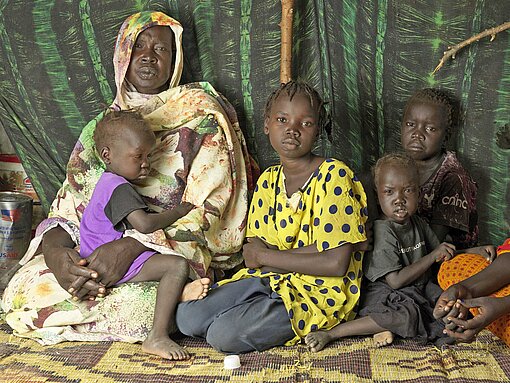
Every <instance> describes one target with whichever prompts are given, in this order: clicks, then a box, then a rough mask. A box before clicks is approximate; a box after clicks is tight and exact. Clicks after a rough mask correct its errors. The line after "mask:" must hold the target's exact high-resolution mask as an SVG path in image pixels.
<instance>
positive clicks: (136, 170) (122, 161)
mask: <svg viewBox="0 0 510 383" xmlns="http://www.w3.org/2000/svg"><path fill="white" fill-rule="evenodd" d="M154 145H155V139H154V136H153V135H149V134H146V133H145V134H144V133H140V132H138V131H133V130H132V129H130V128H126V130H125V133H124V134H123V135H122V137H121V138H120V139H118V140H116V141H115V142H114V143H113V144H112V145H111V146H110V157H109V159H110V163H109V164H108V165H107V167H108V170H110V171H111V172H113V173H115V174H118V175H119V176H122V177H124V178H125V179H127V180H128V181H130V182H133V183H138V182H140V181H142V180H144V179H145V178H147V176H148V175H149V172H150V165H151V164H150V157H151V153H152V150H153V148H154Z"/></svg>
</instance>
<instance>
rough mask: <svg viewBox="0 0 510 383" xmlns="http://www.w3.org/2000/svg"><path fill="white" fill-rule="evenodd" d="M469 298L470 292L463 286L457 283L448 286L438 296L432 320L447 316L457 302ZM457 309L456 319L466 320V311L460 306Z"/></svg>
mask: <svg viewBox="0 0 510 383" xmlns="http://www.w3.org/2000/svg"><path fill="white" fill-rule="evenodd" d="M469 298H471V292H470V291H469V290H468V289H467V288H466V287H464V286H463V285H461V284H458V283H457V284H455V285H452V286H450V287H449V288H447V289H446V290H445V291H443V293H442V294H441V295H440V296H439V299H438V300H437V302H436V306H435V307H434V318H436V319H439V318H443V317H445V316H447V315H448V314H449V313H450V311H451V310H452V307H453V306H454V305H455V303H457V301H459V300H463V299H469ZM457 308H458V309H459V312H458V313H456V317H458V318H461V319H462V318H466V317H467V313H468V309H466V308H465V307H464V306H461V305H459V306H458V307H457Z"/></svg>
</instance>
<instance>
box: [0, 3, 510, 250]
mask: <svg viewBox="0 0 510 383" xmlns="http://www.w3.org/2000/svg"><path fill="white" fill-rule="evenodd" d="M150 9H152V10H160V11H163V12H166V13H168V14H169V15H171V16H173V17H175V18H176V19H178V20H180V21H181V23H182V24H183V27H184V46H185V68H184V78H183V82H191V81H197V80H207V81H210V82H211V83H212V84H213V85H214V86H215V87H216V88H217V89H218V90H219V91H221V92H222V93H223V94H225V95H226V96H227V97H228V99H229V100H230V101H231V102H232V104H233V105H234V106H235V108H236V110H237V112H238V114H239V117H240V121H241V125H242V128H243V130H244V132H245V135H246V138H247V141H248V144H249V148H250V150H251V152H252V153H253V155H254V157H255V158H256V159H257V160H258V161H259V163H260V164H261V166H262V167H263V168H264V167H266V166H268V165H269V164H272V163H274V162H275V161H276V158H275V155H274V153H273V151H272V150H271V148H270V146H269V142H268V140H267V139H266V136H265V135H264V134H263V133H262V111H263V107H264V102H265V99H266V97H267V96H268V94H269V93H270V91H271V90H272V89H273V88H275V87H276V86H277V85H278V82H279V68H280V30H279V26H278V23H279V22H280V18H281V4H280V1H277V0H252V1H250V0H234V1H213V0H179V1H177V0H169V1H143V0H139V1H120V0H114V1H97V0H96V1H92V0H91V1H86V0H81V1H79V0H36V1H19V0H18V1H6V0H3V1H0V123H1V124H2V125H3V126H4V128H5V129H6V131H7V132H8V135H9V137H10V138H11V141H12V142H13V143H14V146H15V148H16V151H17V153H18V155H19V157H20V158H21V159H22V161H23V165H24V166H25V168H26V170H27V172H28V174H29V176H30V178H31V179H32V182H33V184H34V186H35V188H36V190H37V192H38V193H39V195H40V197H41V199H42V203H43V205H44V207H45V208H46V209H47V208H48V206H49V204H50V203H51V201H52V199H53V197H54V196H55V193H56V191H57V189H58V186H59V185H60V183H61V181H62V180H63V178H64V172H65V164H66V162H67V159H68V157H69V154H70V152H71V150H72V147H73V145H74V143H75V141H76V139H77V137H78V135H79V133H80V131H81V129H82V127H83V126H84V125H85V123H86V122H87V121H88V120H90V119H91V118H92V117H94V116H95V115H96V114H97V113H98V111H99V110H100V109H101V108H102V107H103V106H104V105H107V104H109V103H110V102H111V100H112V95H113V94H114V89H115V88H114V76H113V66H112V52H113V45H114V41H115V37H116V32H117V30H118V29H119V27H120V25H121V23H122V21H123V20H124V18H125V17H127V16H128V15H130V14H131V13H134V12H136V11H139V10H150ZM509 20H510V0H455V1H452V0H429V1H425V0H359V1H356V0H329V1H328V0H295V14H294V45H293V77H295V78H297V77H300V78H303V79H306V80H308V81H309V82H311V83H312V84H313V85H314V86H316V87H317V88H318V89H319V90H320V91H321V92H322V94H323V95H324V98H325V99H326V100H327V101H329V107H330V109H331V112H332V115H333V120H334V127H333V129H334V131H333V140H332V142H328V141H327V139H322V140H320V142H319V143H318V147H317V152H319V153H322V154H324V155H328V156H336V157H338V158H340V159H343V160H344V161H346V162H347V163H348V164H350V166H351V167H352V168H353V169H355V170H356V171H362V170H367V169H369V168H370V166H371V165H372V164H373V162H374V160H375V159H377V158H378V157H379V156H380V155H381V154H382V153H384V152H385V151H389V150H393V149H396V148H398V147H399V126H400V117H401V114H402V109H403V106H404V104H405V101H406V99H407V98H408V97H409V95H410V94H411V93H412V92H413V91H414V90H415V89H417V88H420V87H425V86H434V87H442V88H447V89H449V90H451V91H452V92H453V93H454V94H455V95H456V96H457V97H458V99H459V101H460V103H461V105H462V110H461V114H460V116H461V124H460V129H459V130H458V134H457V135H456V136H455V138H454V140H453V141H452V142H450V143H449V146H450V147H452V148H455V149H456V150H457V152H458V154H459V157H460V159H461V161H462V162H463V163H464V165H465V166H466V167H467V168H468V170H469V171H470V172H471V174H472V175H473V177H474V178H475V179H476V181H477V182H478V184H479V199H478V202H479V205H478V206H479V216H480V226H481V240H482V241H483V242H492V243H499V242H501V241H502V240H503V239H504V238H505V237H506V236H508V234H509V232H510V206H509V205H510V202H509V201H510V177H509V172H510V171H509V157H510V152H508V151H506V152H505V151H503V150H501V149H499V148H497V146H496V145H495V140H494V137H495V131H496V130H497V128H498V127H500V126H502V125H504V124H506V123H508V122H510V33H509V32H508V31H506V32H503V33H501V34H499V35H498V36H497V37H496V39H495V40H494V41H493V42H489V39H487V38H486V39H484V40H481V41H479V42H478V43H475V44H473V45H471V46H469V47H468V48H466V49H464V50H462V51H461V52H459V54H458V55H457V57H456V59H455V60H454V61H450V62H448V63H447V64H446V65H445V66H444V67H443V69H441V70H440V71H439V73H438V74H436V76H432V75H431V72H432V70H433V69H434V67H435V66H436V64H437V63H438V61H439V59H440V57H441V56H442V53H443V51H444V50H445V49H446V47H447V46H448V45H451V44H455V43H458V42H460V41H462V40H464V39H466V38H468V37H470V36H471V35H473V34H475V33H477V32H480V31H482V30H484V29H486V28H489V27H493V26H495V25H499V24H502V23H503V22H505V21H509Z"/></svg>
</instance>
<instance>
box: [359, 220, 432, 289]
mask: <svg viewBox="0 0 510 383" xmlns="http://www.w3.org/2000/svg"><path fill="white" fill-rule="evenodd" d="M373 230H374V250H372V251H370V252H367V253H366V254H365V259H364V264H363V270H364V274H365V276H366V277H367V278H368V279H369V280H370V281H372V282H375V281H376V280H377V279H379V278H383V277H384V276H385V275H386V274H388V273H391V272H392V271H397V270H400V269H402V268H404V267H406V266H408V265H410V264H412V263H414V262H416V261H418V260H419V259H420V258H422V257H424V256H425V255H427V254H428V253H430V252H431V251H432V250H434V249H435V248H436V247H437V246H439V245H440V242H439V240H438V239H437V236H436V234H435V233H434V232H433V231H432V229H431V228H430V226H429V225H428V224H427V223H426V222H425V221H424V220H423V219H422V218H420V217H418V216H417V215H414V216H412V217H411V219H410V221H409V222H408V223H406V224H398V223H396V222H392V221H389V220H376V221H375V222H374V229H373ZM429 278H430V272H427V273H425V274H424V275H422V276H421V277H420V278H418V279H417V280H416V281H415V282H414V283H413V284H415V285H420V286H423V285H425V284H426V283H427V281H428V280H429Z"/></svg>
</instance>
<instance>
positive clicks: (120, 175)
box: [80, 111, 210, 360]
mask: <svg viewBox="0 0 510 383" xmlns="http://www.w3.org/2000/svg"><path fill="white" fill-rule="evenodd" d="M94 142H95V144H96V150H97V153H98V154H99V156H100V158H101V159H102V161H103V162H104V163H105V165H106V170H105V172H104V173H103V174H102V175H101V178H100V179H99V181H98V183H97V184H96V187H95V189H94V193H93V194H92V197H91V200H90V202H89V204H88V205H87V207H86V209H85V212H84V213H83V219H82V221H81V225H80V238H81V243H80V255H81V257H83V258H86V257H89V256H94V251H95V249H96V248H97V247H98V246H100V245H102V244H104V243H107V242H111V241H114V240H117V239H119V238H121V237H122V236H123V234H124V232H125V231H126V230H128V229H135V230H137V231H139V232H141V233H152V232H154V231H156V230H158V229H164V228H165V227H167V226H169V225H171V224H172V223H174V222H175V221H177V220H178V219H179V218H181V217H183V216H185V215H186V214H188V212H190V211H191V210H192V209H193V207H194V206H193V205H192V204H191V203H189V202H181V203H180V204H178V205H177V206H176V207H174V208H173V209H168V210H164V211H162V212H161V213H153V212H149V211H148V207H147V205H146V203H145V202H144V201H143V199H142V197H141V196H140V195H139V194H138V193H137V192H136V190H135V189H134V187H133V185H132V183H133V184H137V183H140V182H142V181H143V180H144V179H145V178H147V176H148V175H149V172H150V157H151V152H152V150H153V148H154V145H155V143H156V138H155V135H154V132H153V131H152V130H151V128H150V126H149V125H148V124H147V122H146V121H145V120H144V119H143V117H142V116H141V114H140V113H138V112H135V111H108V112H107V113H106V114H105V116H104V117H103V119H102V120H101V121H99V122H98V123H97V126H96V129H95V131H94ZM188 274H189V265H188V262H187V260H186V259H185V258H182V257H179V256H176V255H169V254H159V253H157V252H155V251H153V250H149V249H147V251H144V252H143V253H142V254H140V255H139V256H138V257H137V258H135V259H134V260H133V262H132V264H131V266H130V267H129V270H128V271H127V272H126V274H125V275H124V277H122V278H121V279H120V280H119V281H118V282H117V284H120V283H124V282H128V281H129V282H144V281H159V286H158V291H157V297H156V308H155V312H154V321H153V327H152V329H151V331H150V332H149V335H148V336H147V338H146V339H145V341H144V342H143V344H142V350H143V351H144V352H147V353H150V354H155V355H159V356H162V357H163V358H167V359H173V360H182V359H187V358H189V354H188V353H187V351H186V350H184V349H183V348H182V347H180V346H179V345H178V344H177V343H175V342H174V341H173V340H172V339H170V337H169V331H170V330H171V329H175V308H176V305H177V303H178V302H179V301H182V300H192V299H201V298H203V297H204V296H206V294H207V291H208V289H209V283H210V280H209V279H208V278H202V279H199V280H196V281H193V282H191V283H187V280H188Z"/></svg>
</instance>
